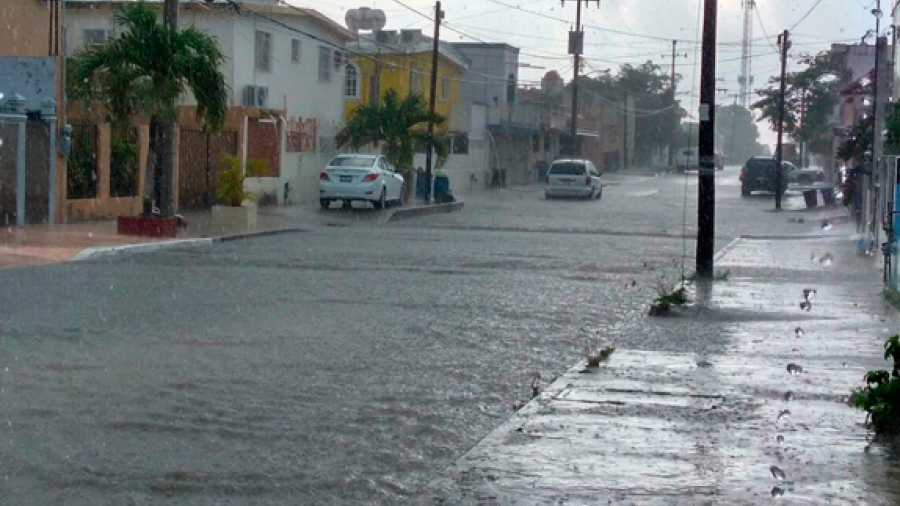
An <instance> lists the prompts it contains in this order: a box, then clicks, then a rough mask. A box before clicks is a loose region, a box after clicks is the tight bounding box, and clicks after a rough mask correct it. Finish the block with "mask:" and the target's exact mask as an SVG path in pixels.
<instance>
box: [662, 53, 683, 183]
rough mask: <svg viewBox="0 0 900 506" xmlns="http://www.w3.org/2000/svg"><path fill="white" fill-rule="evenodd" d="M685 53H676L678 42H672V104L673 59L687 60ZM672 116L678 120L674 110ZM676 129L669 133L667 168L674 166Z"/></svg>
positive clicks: (672, 87)
mask: <svg viewBox="0 0 900 506" xmlns="http://www.w3.org/2000/svg"><path fill="white" fill-rule="evenodd" d="M663 56H665V55H663ZM687 56H688V54H687V53H679V52H678V41H677V40H673V41H672V72H671V73H670V74H669V85H670V88H671V89H672V104H675V59H676V58H679V57H682V58H687ZM672 114H673V116H674V117H675V118H676V120H677V118H678V110H677V109H676V108H673V109H672ZM676 130H677V129H676V128H673V129H672V130H671V131H670V132H669V167H672V166H673V165H674V164H675V131H676Z"/></svg>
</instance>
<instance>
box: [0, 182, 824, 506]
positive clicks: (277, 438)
mask: <svg viewBox="0 0 900 506" xmlns="http://www.w3.org/2000/svg"><path fill="white" fill-rule="evenodd" d="M719 175H720V176H721V177H720V180H719V184H718V187H717V190H718V193H719V195H718V198H719V206H718V208H717V216H718V221H719V223H720V226H719V228H718V230H717V248H722V247H724V246H725V245H726V244H727V243H728V242H729V241H730V240H731V239H732V238H734V237H736V236H737V235H740V234H751V235H773V234H775V235H808V234H818V233H822V232H821V229H820V228H819V227H818V224H816V223H814V222H811V221H807V222H806V223H803V224H798V223H794V222H789V221H788V216H787V215H786V214H774V213H770V212H768V209H770V208H771V205H772V201H771V198H769V197H764V196H759V197H752V198H750V199H741V198H740V196H739V193H740V192H739V187H738V184H737V172H736V169H733V168H729V169H726V171H725V172H724V174H723V173H719ZM607 179H608V184H609V186H607V187H606V188H605V190H604V195H603V199H602V200H600V201H592V202H583V201H550V202H548V201H545V200H544V199H543V196H542V193H541V190H540V188H539V187H526V188H510V189H504V190H498V191H495V192H490V193H484V194H480V195H475V196H472V197H471V198H469V199H467V203H466V208H465V210H464V211H463V212H460V213H454V214H451V215H441V216H432V217H427V218H423V219H418V220H409V221H406V222H400V223H397V224H393V223H392V224H384V223H380V222H377V221H376V220H372V219H370V215H369V214H363V213H366V212H365V211H354V212H351V213H341V212H340V211H336V210H335V211H331V213H333V214H329V215H326V219H324V220H322V221H320V222H318V223H317V224H316V225H314V226H313V225H311V226H309V227H308V231H306V232H302V233H294V234H286V235H280V236H272V237H264V238H258V239H251V240H244V241H236V242H232V243H224V244H218V245H215V246H213V247H211V248H195V249H190V250H170V251H162V252H155V253H152V254H143V255H134V256H127V257H119V258H114V259H110V260H103V261H92V262H83V263H69V264H62V265H57V266H48V267H36V268H21V269H7V270H3V271H0V287H2V288H0V307H2V308H3V312H2V314H0V442H2V444H0V504H13V505H19V504H22V505H44V504H71V505H81V504H84V505H88V504H91V505H93V504H110V505H112V504H116V505H121V504H135V505H144V504H148V505H149V504H189V505H212V504H258V505H268V504H273V505H274V504H311V505H312V504H321V505H332V504H347V505H356V504H385V505H387V504H398V503H403V502H404V501H405V500H406V499H408V498H410V497H413V496H414V495H415V494H416V492H417V491H418V490H419V489H420V488H421V487H423V486H424V485H425V484H427V483H428V481H429V480H430V479H432V478H433V477H434V476H435V475H437V474H438V473H440V472H441V471H442V470H443V469H444V468H445V467H446V466H448V465H449V464H451V463H452V462H453V461H454V460H455V459H456V458H458V457H459V456H460V455H462V454H463V453H465V452H466V451H467V450H468V449H469V448H471V447H472V446H473V445H474V444H475V443H477V442H478V441H479V440H480V439H481V438H482V437H484V436H485V435H486V434H487V433H488V432H490V431H491V430H492V429H493V428H494V427H496V426H497V425H498V424H500V423H502V422H503V421H504V420H506V419H507V418H509V417H510V416H511V415H512V414H513V413H514V409H515V407H516V406H518V405H520V403H521V402H523V401H525V400H527V399H529V398H530V397H531V394H532V390H531V386H530V385H531V384H532V382H533V381H535V380H534V378H535V377H536V376H538V375H539V376H540V380H538V381H539V382H541V383H543V384H546V383H547V382H549V381H550V380H552V378H554V377H555V376H557V375H559V374H562V373H563V372H564V371H565V370H566V369H568V367H570V366H571V365H572V364H573V363H575V362H577V361H578V360H579V358H580V353H581V349H582V348H583V345H584V343H585V340H586V339H588V338H589V337H592V336H596V335H597V334H598V333H599V334H600V335H602V336H603V338H604V339H607V340H609V341H611V342H614V343H615V344H616V345H617V346H620V347H623V348H628V349H633V350H652V351H669V352H694V353H717V352H721V351H722V350H723V349H724V348H725V347H726V346H727V344H728V343H727V342H726V341H727V339H726V338H725V337H723V336H722V335H720V334H718V333H716V332H711V331H710V330H709V329H708V328H706V327H705V326H704V325H703V324H702V323H701V322H697V323H696V324H694V325H693V326H691V324H690V323H683V324H682V325H683V326H687V327H686V328H685V327H682V328H681V330H680V331H679V334H680V335H679V336H678V337H677V338H673V336H672V332H671V331H670V329H668V328H667V327H666V323H665V321H658V320H652V319H648V318H646V317H644V314H645V311H646V307H647V304H648V303H649V301H650V300H651V299H652V298H653V297H654V296H655V295H656V287H657V286H659V285H666V284H671V283H674V282H675V280H677V279H678V277H679V276H680V274H681V272H682V269H681V264H682V259H683V258H684V259H685V264H686V265H687V267H686V270H687V272H689V271H690V265H691V264H692V258H693V244H692V241H691V240H687V241H685V240H683V239H682V232H686V233H687V234H688V235H690V234H691V233H692V230H693V229H694V228H695V227H693V223H694V222H695V221H696V220H695V213H696V211H695V205H694V203H695V201H696V181H695V179H694V178H693V177H690V176H688V177H687V178H681V177H663V178H652V177H648V178H644V177H609V178H607ZM685 189H687V199H685ZM794 200H796V198H795V199H794ZM685 202H687V208H686V209H687V218H688V221H687V223H686V225H685V223H684V220H683V217H684V216H685ZM354 213H360V214H358V215H355V214H354ZM358 218H361V219H358ZM294 225H295V226H296V225H298V224H294ZM299 225H301V226H302V225H304V224H299Z"/></svg>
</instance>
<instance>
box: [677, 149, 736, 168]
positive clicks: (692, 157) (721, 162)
mask: <svg viewBox="0 0 900 506" xmlns="http://www.w3.org/2000/svg"><path fill="white" fill-rule="evenodd" d="M715 157H716V160H715V165H716V170H725V156H724V155H723V154H722V153H721V152H719V151H716V153H715ZM675 167H676V168H677V169H678V171H679V172H685V171H688V170H699V169H700V157H699V156H698V155H697V150H696V149H690V148H688V149H682V150H681V151H679V152H678V153H675Z"/></svg>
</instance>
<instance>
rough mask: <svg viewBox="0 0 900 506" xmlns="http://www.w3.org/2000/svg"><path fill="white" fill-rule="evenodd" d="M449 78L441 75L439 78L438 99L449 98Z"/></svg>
mask: <svg viewBox="0 0 900 506" xmlns="http://www.w3.org/2000/svg"><path fill="white" fill-rule="evenodd" d="M450 86H451V85H450V78H449V77H446V76H444V77H442V78H441V93H440V94H439V95H438V98H439V99H440V100H447V99H449V98H450Z"/></svg>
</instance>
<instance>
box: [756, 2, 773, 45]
mask: <svg viewBox="0 0 900 506" xmlns="http://www.w3.org/2000/svg"><path fill="white" fill-rule="evenodd" d="M753 12H755V13H756V20H757V21H759V27H760V28H762V31H763V35H765V36H766V42H768V43H769V45H770V46H772V49H773V50H774V51H776V52H778V48H777V47H775V44H772V37H770V36H769V32H768V30H766V25H764V24H763V20H762V16H760V15H759V7H757V8H755V9H753Z"/></svg>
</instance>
